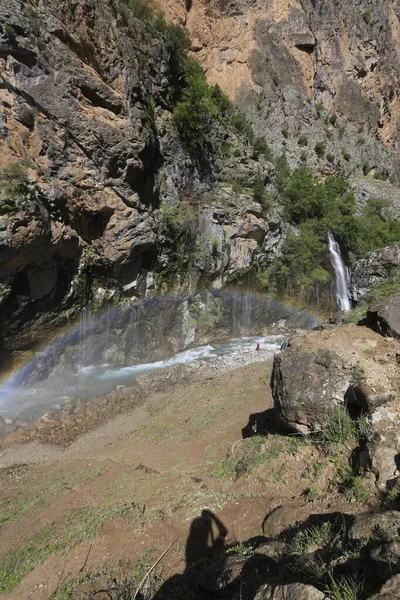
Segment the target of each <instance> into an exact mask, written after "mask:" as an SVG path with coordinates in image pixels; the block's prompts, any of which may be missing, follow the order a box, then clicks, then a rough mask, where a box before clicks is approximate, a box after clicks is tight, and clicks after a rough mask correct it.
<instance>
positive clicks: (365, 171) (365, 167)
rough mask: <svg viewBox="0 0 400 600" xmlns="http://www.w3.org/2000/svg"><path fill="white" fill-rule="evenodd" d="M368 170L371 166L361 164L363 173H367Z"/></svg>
mask: <svg viewBox="0 0 400 600" xmlns="http://www.w3.org/2000/svg"><path fill="white" fill-rule="evenodd" d="M370 170H371V167H369V166H368V165H367V164H365V165H363V168H362V172H363V174H364V175H368V173H369V172H370Z"/></svg>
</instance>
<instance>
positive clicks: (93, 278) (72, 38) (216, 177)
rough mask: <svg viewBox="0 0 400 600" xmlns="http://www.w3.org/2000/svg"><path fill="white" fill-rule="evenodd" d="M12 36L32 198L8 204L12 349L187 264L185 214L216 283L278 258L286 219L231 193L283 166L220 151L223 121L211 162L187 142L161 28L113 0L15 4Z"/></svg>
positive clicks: (20, 172)
mask: <svg viewBox="0 0 400 600" xmlns="http://www.w3.org/2000/svg"><path fill="white" fill-rule="evenodd" d="M0 35H1V37H0V74H1V75H0V77H1V80H0V127H1V141H0V143H1V151H0V169H1V172H2V174H3V175H2V177H3V179H2V186H3V187H2V189H6V188H5V187H4V186H7V185H8V186H9V185H12V186H13V187H12V192H13V193H12V196H13V197H12V201H13V202H14V200H15V199H16V197H17V193H18V194H19V195H20V199H19V201H18V203H17V210H14V211H13V212H11V213H10V212H7V211H2V212H0V269H1V273H0V306H1V320H2V327H1V330H2V333H0V336H1V337H2V338H3V351H4V353H5V354H7V353H8V351H9V350H10V348H11V347H13V348H14V349H15V348H16V349H21V348H24V347H26V346H27V345H29V344H31V343H32V342H35V341H37V340H39V339H41V338H42V337H43V336H44V335H46V333H48V332H49V331H51V330H53V329H54V327H55V326H58V325H62V324H64V323H65V322H66V320H70V319H72V318H74V316H76V315H77V314H78V312H79V310H80V308H81V307H82V306H84V305H85V303H86V302H87V301H88V300H89V299H94V300H95V301H102V300H103V299H104V297H106V298H107V297H109V296H110V295H112V294H115V293H116V292H117V294H121V293H126V294H128V295H130V296H132V295H133V296H135V295H136V296H143V295H145V294H146V292H147V290H148V289H149V287H151V286H154V276H153V273H152V272H153V271H154V270H155V271H161V272H163V273H166V272H169V271H170V270H174V268H175V271H176V270H177V269H176V267H174V268H172V267H171V263H172V262H174V261H176V248H177V247H178V246H179V243H178V242H179V240H177V239H176V238H177V236H176V235H175V233H174V227H173V226H174V221H175V222H176V221H178V222H179V223H180V224H181V223H182V222H183V221H185V219H186V215H187V214H190V215H191V219H189V220H188V222H189V224H190V227H191V228H192V229H191V230H190V234H191V237H192V239H194V242H193V253H194V255H195V256H194V258H193V261H192V262H195V261H197V263H196V264H197V266H198V271H199V272H200V273H202V272H204V273H207V274H208V275H207V276H208V277H209V281H210V282H213V281H214V282H215V285H217V286H219V285H221V280H222V275H223V273H224V272H225V271H230V270H235V269H238V268H245V267H247V266H248V265H249V264H250V261H251V259H252V257H253V255H254V254H255V253H256V254H257V253H258V254H260V253H261V254H262V253H263V252H264V253H267V254H268V252H270V251H271V252H272V254H271V256H273V253H274V249H275V248H276V245H277V244H278V243H279V241H280V236H279V235H278V236H277V233H279V232H280V231H281V230H282V224H281V222H280V217H279V214H269V216H268V214H266V212H265V210H264V209H263V208H262V207H261V205H260V204H257V203H256V202H254V201H253V200H252V198H251V199H250V198H249V195H248V194H247V196H246V194H244V195H243V193H242V192H241V191H240V192H238V191H237V190H234V189H233V188H232V182H233V181H234V180H235V179H236V178H237V176H238V174H239V175H240V176H241V178H242V179H246V180H247V181H249V182H250V184H251V182H252V181H254V180H255V178H256V177H258V178H260V177H261V178H262V179H263V180H264V182H265V183H268V181H271V180H272V173H271V167H270V166H268V164H267V163H266V162H265V161H264V160H263V159H259V158H255V157H254V156H253V153H252V151H251V148H249V146H248V145H246V143H245V142H244V141H243V139H241V138H240V136H236V137H235V135H234V134H231V135H234V139H233V140H230V141H233V142H234V143H235V147H236V154H235V157H226V159H224V160H223V159H221V152H220V150H221V144H222V143H223V141H224V139H225V141H226V140H227V139H228V141H229V135H230V134H229V132H224V131H222V130H221V132H220V134H221V135H220V136H219V137H220V139H219V140H217V141H216V142H213V143H212V144H211V147H210V149H209V155H208V156H207V160H205V161H203V162H202V163H201V164H199V163H198V162H196V161H195V160H193V158H191V157H190V155H189V154H188V153H187V152H186V151H185V149H184V147H183V145H182V143H181V140H180V138H179V135H178V133H177V131H176V129H175V127H174V126H173V125H172V108H173V100H172V89H173V86H172V82H171V80H172V78H173V73H172V67H171V60H172V59H171V51H170V50H169V48H168V44H167V43H166V40H165V38H164V37H163V35H161V34H159V33H157V34H156V33H155V32H154V31H151V28H150V27H149V25H148V24H146V23H144V22H140V21H139V20H137V19H133V18H131V16H130V15H129V13H128V12H127V11H126V10H123V8H121V5H120V4H119V2H116V1H110V2H108V1H105V0H104V1H95V0H76V1H74V2H63V1H61V0H50V1H49V0H47V1H45V0H38V1H36V2H32V3H26V2H23V1H22V0H11V1H10V2H8V3H2V4H1V6H0ZM15 165H17V166H18V168H17V170H15ZM0 187H1V186H0ZM3 200H4V198H3ZM193 202H194V203H195V208H193ZM180 207H181V208H180ZM185 211H186V212H185ZM185 222H186V221H185ZM189 229H190V228H189ZM197 233H198V234H199V239H198V241H196V234H197ZM168 234H169V238H168ZM181 250H182V249H181ZM183 252H184V253H185V252H187V249H186V248H185V247H183ZM174 264H175V263H174ZM184 264H186V263H184ZM181 267H182V268H181V271H182V272H184V271H185V269H184V267H183V266H182V265H181ZM178 270H179V269H178ZM185 275H187V273H186V274H185V273H184V274H183V277H181V280H180V282H179V281H178V282H176V281H175V283H176V284H177V285H181V286H182V285H183V284H184V282H185V281H186V280H187V277H185ZM178 276H179V273H178ZM96 290H99V292H96ZM124 290H125V292H124Z"/></svg>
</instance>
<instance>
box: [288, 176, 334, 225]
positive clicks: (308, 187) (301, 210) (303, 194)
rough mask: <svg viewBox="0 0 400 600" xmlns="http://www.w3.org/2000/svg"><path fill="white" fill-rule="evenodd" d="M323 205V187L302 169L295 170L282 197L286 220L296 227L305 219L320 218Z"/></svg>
mask: <svg viewBox="0 0 400 600" xmlns="http://www.w3.org/2000/svg"><path fill="white" fill-rule="evenodd" d="M324 203H325V194H324V187H323V185H322V184H320V183H317V182H316V181H315V180H314V178H313V176H312V175H311V173H310V172H309V171H308V170H307V169H305V168H304V167H301V168H299V169H295V170H294V171H293V173H292V175H291V177H290V179H289V181H288V184H287V186H286V189H285V192H284V195H283V206H284V209H285V217H286V219H287V220H288V221H290V222H291V223H293V224H294V225H298V224H299V223H302V222H304V221H306V220H307V219H314V218H320V217H322V215H323V212H324V210H323V205H324Z"/></svg>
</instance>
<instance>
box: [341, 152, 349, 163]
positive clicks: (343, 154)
mask: <svg viewBox="0 0 400 600" xmlns="http://www.w3.org/2000/svg"><path fill="white" fill-rule="evenodd" d="M342 156H343V158H344V160H346V161H349V160H350V158H351V156H350V154H349V153H348V152H346V151H345V150H342Z"/></svg>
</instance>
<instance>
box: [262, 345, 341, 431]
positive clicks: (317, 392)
mask: <svg viewBox="0 0 400 600" xmlns="http://www.w3.org/2000/svg"><path fill="white" fill-rule="evenodd" d="M348 387H349V375H348V373H346V371H344V369H343V363H342V359H341V358H340V357H339V356H338V355H337V354H336V353H335V352H331V351H329V350H325V351H323V352H303V351H302V349H298V348H297V349H294V348H290V347H289V348H285V350H283V351H282V352H281V354H279V355H276V356H275V358H274V364H273V369H272V376H271V388H272V395H273V398H274V406H275V409H276V411H277V413H278V416H279V418H280V419H281V421H282V423H284V424H285V425H286V426H287V427H288V428H290V429H292V430H295V431H298V432H300V433H303V434H308V433H310V431H312V430H318V429H321V427H322V426H323V425H324V423H325V422H326V420H327V418H328V417H329V413H330V412H331V411H332V409H333V408H334V407H335V406H336V405H337V404H339V403H340V402H343V399H344V395H345V392H346V390H347V388H348Z"/></svg>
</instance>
